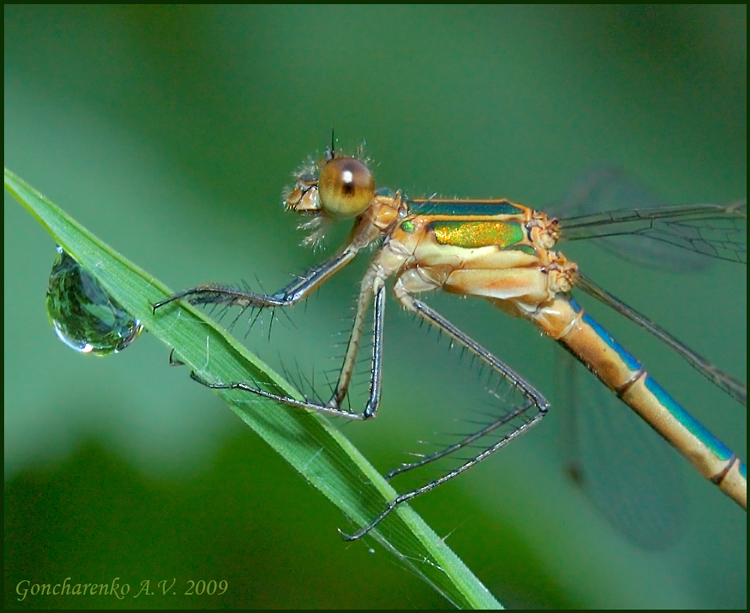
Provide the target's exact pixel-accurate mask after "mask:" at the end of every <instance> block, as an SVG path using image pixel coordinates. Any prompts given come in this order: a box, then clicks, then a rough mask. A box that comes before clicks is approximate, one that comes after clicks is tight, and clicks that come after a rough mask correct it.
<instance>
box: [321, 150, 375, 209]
mask: <svg viewBox="0 0 750 613" xmlns="http://www.w3.org/2000/svg"><path fill="white" fill-rule="evenodd" d="M374 195H375V178H374V177H373V176H372V173H371V172H370V169H369V168H367V166H365V165H364V164H363V163H362V162H360V161H359V160H355V159H354V158H333V159H332V160H331V161H330V162H328V163H327V164H326V165H325V166H324V167H323V170H322V171H321V172H320V178H319V179H318V197H319V198H320V204H321V206H322V208H323V210H324V211H325V212H326V213H328V214H329V215H332V216H334V217H356V216H357V215H359V214H360V213H362V212H364V211H365V209H367V207H368V206H369V205H370V201H371V200H372V198H373V196H374Z"/></svg>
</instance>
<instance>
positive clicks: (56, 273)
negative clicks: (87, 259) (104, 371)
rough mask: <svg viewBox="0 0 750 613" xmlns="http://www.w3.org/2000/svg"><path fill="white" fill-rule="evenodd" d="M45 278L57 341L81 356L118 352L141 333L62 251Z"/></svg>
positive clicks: (48, 310)
mask: <svg viewBox="0 0 750 613" xmlns="http://www.w3.org/2000/svg"><path fill="white" fill-rule="evenodd" d="M57 252H58V254H59V255H58V256H57V259H56V260H55V265H54V266H53V267H52V273H51V274H50V277H49V287H48V289H47V314H48V315H49V318H50V322H51V323H52V326H53V327H54V329H55V332H56V333H57V336H58V337H59V338H60V340H61V341H62V342H63V343H65V344H66V345H68V347H70V348H72V349H75V350H76V351H80V352H81V353H91V354H94V355H108V354H110V353H116V352H118V351H122V350H123V349H125V347H127V346H128V345H130V343H132V342H133V341H134V340H135V339H136V338H137V337H138V335H139V334H140V333H141V331H142V330H143V326H142V325H141V323H140V322H139V321H138V320H137V319H134V318H133V317H132V316H131V315H129V314H128V313H127V312H126V311H125V310H124V309H123V308H122V307H121V306H120V305H119V304H118V303H117V302H116V301H115V300H114V299H113V298H112V297H111V296H110V295H109V294H108V293H107V292H106V291H104V289H103V288H102V286H101V285H99V283H98V282H97V281H96V279H94V277H92V276H91V275H90V274H89V273H87V272H86V271H85V270H84V269H83V268H81V266H80V265H79V264H78V262H76V261H75V260H74V259H73V258H72V257H70V255H68V254H67V253H66V252H65V251H64V250H63V249H62V247H58V248H57Z"/></svg>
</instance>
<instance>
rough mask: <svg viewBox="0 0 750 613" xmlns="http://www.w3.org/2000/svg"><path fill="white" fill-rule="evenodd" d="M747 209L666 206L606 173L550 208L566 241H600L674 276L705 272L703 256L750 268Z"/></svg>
mask: <svg viewBox="0 0 750 613" xmlns="http://www.w3.org/2000/svg"><path fill="white" fill-rule="evenodd" d="M746 209H747V206H746V201H744V200H743V201H738V202H735V203H732V204H728V205H721V204H688V205H678V206H665V205H664V202H663V201H661V200H659V199H658V198H657V197H655V196H654V195H653V194H652V193H651V192H650V191H648V190H647V189H645V188H643V187H641V186H639V185H638V184H636V183H634V182H632V181H630V180H629V179H627V178H626V177H625V176H624V175H622V173H620V172H618V171H616V170H612V169H607V168H604V169H599V170H596V171H594V172H592V173H590V174H589V175H587V176H586V177H585V178H584V179H582V180H581V181H579V182H578V183H576V184H575V185H574V186H573V188H572V189H571V190H570V191H569V192H568V194H567V195H566V197H565V198H563V199H562V200H561V201H560V202H557V203H553V204H552V205H551V210H552V211H555V212H556V214H558V215H559V217H560V229H561V232H562V236H561V241H574V240H583V239H595V240H596V242H597V244H599V245H600V246H601V247H603V248H605V249H608V250H610V251H614V252H616V253H617V254H618V255H619V256H622V257H625V258H626V259H628V260H630V261H632V262H634V263H637V264H641V265H648V266H650V267H654V266H656V267H658V268H664V269H668V270H675V271H695V270H699V269H702V268H706V267H707V266H708V265H709V263H710V260H707V259H706V258H704V257H701V256H709V257H712V258H718V259H723V260H728V261H732V262H742V263H746V262H747V211H746ZM591 211H597V212H596V213H591ZM673 246H676V247H680V248H681V249H673Z"/></svg>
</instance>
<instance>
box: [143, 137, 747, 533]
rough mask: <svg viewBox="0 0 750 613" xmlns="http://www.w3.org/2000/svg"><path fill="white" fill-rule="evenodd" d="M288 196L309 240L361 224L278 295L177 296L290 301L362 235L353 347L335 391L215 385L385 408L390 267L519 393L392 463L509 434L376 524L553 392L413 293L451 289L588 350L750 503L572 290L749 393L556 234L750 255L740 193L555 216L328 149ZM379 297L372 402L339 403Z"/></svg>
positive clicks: (726, 487) (614, 381)
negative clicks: (415, 186)
mask: <svg viewBox="0 0 750 613" xmlns="http://www.w3.org/2000/svg"><path fill="white" fill-rule="evenodd" d="M283 199H284V205H285V207H286V208H287V209H290V210H292V211H294V212H296V213H299V214H301V215H303V216H307V217H309V218H310V219H309V220H308V221H307V222H306V223H304V224H303V225H302V226H301V227H303V228H306V229H309V230H312V233H311V234H310V235H309V236H308V237H307V238H306V239H305V241H304V242H305V243H306V244H315V243H316V242H317V241H318V240H319V239H320V238H321V237H322V235H323V232H324V231H325V228H326V226H327V224H328V223H330V222H334V221H339V220H345V219H350V220H354V223H353V228H352V230H351V233H350V235H349V237H348V240H347V242H346V245H345V246H344V247H343V249H341V250H340V251H339V252H338V253H337V254H336V255H334V256H333V257H331V258H329V259H328V260H326V261H324V262H323V263H321V264H319V265H317V266H314V267H313V268H311V269H310V270H308V271H307V272H306V273H304V274H303V275H301V276H299V277H298V278H297V279H296V280H295V281H294V282H292V283H291V284H289V285H287V286H286V287H284V288H282V289H281V290H279V291H278V292H276V293H273V294H261V293H253V292H250V291H243V290H239V289H236V288H230V287H226V286H220V285H202V286H198V287H194V288H191V289H188V290H185V291H182V292H179V293H177V294H175V295H174V296H172V297H170V298H169V299H167V300H165V301H163V302H160V303H158V304H157V305H155V308H159V307H162V306H164V305H165V304H167V303H169V302H172V301H174V300H179V299H186V300H188V301H189V302H190V303H193V304H222V305H228V306H239V307H242V308H260V309H262V308H266V307H287V306H291V305H293V304H295V303H297V302H299V301H301V300H303V299H304V298H306V297H307V296H309V295H310V293H311V292H312V291H313V290H314V289H316V288H317V287H319V286H320V285H321V284H322V283H324V282H325V281H326V280H328V279H329V278H330V277H331V276H332V275H334V274H335V273H337V272H338V271H340V270H341V269H342V268H344V267H345V266H346V265H347V264H349V263H350V262H351V261H352V260H353V259H354V258H355V256H356V255H357V254H358V253H359V252H360V251H362V250H363V249H365V248H366V247H368V246H371V245H375V246H376V247H375V251H374V254H373V256H372V259H371V262H370V264H369V266H368V268H367V271H366V273H365V275H364V277H363V279H362V282H361V286H360V291H359V297H358V300H357V305H356V311H355V315H354V320H353V325H352V328H351V333H350V336H349V339H348V345H347V349H346V352H345V355H344V358H343V363H342V365H341V368H340V372H339V375H338V380H337V382H336V384H335V386H334V389H333V394H332V396H331V397H330V400H328V402H320V401H318V400H315V399H307V400H297V399H295V398H291V397H288V396H284V395H279V394H276V393H272V392H269V391H266V390H263V389H260V388H259V387H257V386H255V385H252V384H250V383H246V382H229V383H228V382H214V381H205V380H203V379H202V378H201V377H199V376H198V375H197V374H195V373H192V376H193V378H195V379H196V380H198V381H199V382H201V383H203V384H204V385H206V386H208V387H210V388H213V389H225V390H226V389H237V390H243V391H246V392H249V393H252V394H256V395H258V396H262V397H265V398H269V399H272V400H274V401H277V402H279V403H282V404H284V405H286V406H288V407H293V408H297V409H303V410H313V411H318V412H321V413H324V414H328V415H333V416H336V417H344V418H347V419H351V420H367V419H370V418H373V417H375V416H376V415H377V412H378V409H379V407H380V397H381V379H382V377H381V373H382V354H383V327H384V325H383V324H384V309H385V295H386V291H385V289H386V281H387V280H388V279H389V278H391V277H393V278H394V279H395V281H394V283H393V293H394V294H395V297H396V299H397V300H398V301H399V303H400V304H401V305H402V306H403V307H404V308H406V309H407V310H408V311H411V312H413V313H415V314H416V315H418V316H419V317H420V318H422V319H423V320H424V321H425V322H427V323H428V324H430V325H431V326H434V327H435V328H437V329H438V330H440V331H441V332H443V333H444V334H446V335H447V336H448V337H449V338H450V339H451V340H452V342H455V343H457V344H459V345H461V346H463V347H464V348H465V349H466V350H468V351H469V352H471V353H472V354H473V355H474V356H476V358H478V359H479V360H480V361H481V362H482V363H483V364H485V365H486V366H487V367H489V368H490V369H491V370H492V371H494V372H495V373H496V374H497V375H498V376H500V377H501V378H502V379H503V380H504V381H505V382H506V383H507V385H508V386H510V388H512V389H513V390H514V391H515V392H516V393H517V397H518V398H519V399H520V400H519V401H518V402H516V403H515V405H514V406H511V407H510V408H509V409H507V410H505V411H504V412H503V414H502V415H501V416H499V417H497V418H496V419H494V420H493V421H492V422H491V423H489V424H486V425H484V426H483V427H482V428H481V429H479V430H478V431H477V432H475V433H473V434H471V435H469V436H466V437H465V438H463V439H462V440H460V441H459V442H457V443H455V444H453V445H450V446H448V447H446V448H443V449H441V450H440V451H438V452H436V453H432V454H429V455H426V456H424V457H421V458H420V459H419V460H417V461H414V462H411V463H408V464H405V465H403V466H401V467H400V468H398V469H395V470H392V471H391V472H390V473H388V475H387V478H391V477H394V476H395V475H397V474H400V473H403V472H405V471H409V470H412V469H415V468H419V467H423V466H425V465H427V464H430V463H432V462H435V461H436V460H440V459H442V458H445V457H447V456H450V455H451V454H455V453H456V452H458V451H459V450H463V452H466V451H467V450H469V449H472V448H473V446H474V445H475V444H476V443H477V442H478V441H480V440H484V439H485V437H487V435H488V434H490V433H493V432H496V431H497V432H498V433H501V434H500V435H498V438H497V439H494V440H493V442H492V443H491V444H489V445H487V446H485V447H484V448H481V450H480V452H479V453H473V454H472V455H471V457H469V458H468V459H463V460H461V461H460V462H459V463H458V464H457V466H456V467H455V468H452V469H451V470H449V471H448V472H446V473H445V474H443V475H442V476H440V477H439V478H436V479H434V480H432V481H430V482H429V483H427V484H426V485H423V486H421V487H417V488H415V489H413V490H411V491H408V492H406V493H404V494H401V495H399V496H397V497H396V498H395V499H394V500H392V501H391V502H390V503H389V504H388V505H387V507H386V508H385V509H384V510H383V512H382V513H381V514H380V515H378V516H377V517H375V518H374V519H373V520H372V521H371V522H370V523H369V524H368V525H366V526H364V527H363V528H361V529H360V530H359V531H357V532H356V533H354V534H352V535H349V536H348V537H347V538H350V539H356V538H359V537H361V536H363V535H364V534H366V533H367V532H369V531H370V530H371V529H372V528H374V527H375V526H376V525H377V524H378V523H379V522H380V521H381V520H383V519H384V518H385V517H386V516H387V515H388V514H389V513H390V512H391V511H393V509H395V508H396V507H397V506H398V505H400V504H403V503H404V502H407V501H409V500H411V499H413V498H415V497H416V496H418V495H420V494H423V493H425V492H428V491H430V490H432V489H434V488H435V487H437V486H439V485H440V484H442V483H445V482H446V481H448V480H450V479H453V478H454V477H456V476H458V475H460V474H461V473H463V472H465V471H466V470H468V469H469V468H471V467H472V466H475V465H476V464H477V463H479V462H481V461H482V460H484V459H486V458H487V457H489V456H490V455H492V454H493V453H494V452H495V451H497V450H498V449H500V448H501V447H504V446H505V445H507V444H508V443H509V442H511V441H512V440H515V439H516V438H518V437H519V436H520V435H521V434H523V433H524V432H526V431H527V430H529V429H530V428H531V427H532V426H534V425H536V424H538V423H539V422H540V421H541V420H542V418H543V417H544V416H545V415H546V414H547V412H548V410H549V407H550V404H549V402H548V401H547V399H546V398H545V397H544V396H543V395H542V394H541V393H540V392H539V391H538V390H537V389H536V388H535V387H534V386H533V385H532V384H531V383H529V382H528V381H526V380H525V379H524V378H523V377H521V376H520V375H518V374H517V373H516V372H514V371H513V370H512V369H511V368H510V367H509V366H507V365H506V364H505V363H504V362H503V361H501V360H500V359H499V358H498V357H496V356H495V355H493V354H492V353H491V352H490V351H488V350H487V349H485V348H484V347H483V346H482V345H480V344H479V343H478V342H477V341H475V340H474V339H473V338H471V337H470V336H468V335H467V334H466V333H464V332H462V331H461V330H460V329H459V328H458V327H456V326H455V325H454V324H452V323H451V322H450V321H449V320H448V319H446V318H445V317H443V316H442V315H441V314H440V313H438V312H437V311H436V310H434V309H433V308H432V307H430V306H428V305H427V304H426V303H425V302H423V301H422V300H421V299H420V298H418V297H417V295H420V294H422V293H424V292H429V291H433V290H444V291H446V292H449V293H453V294H460V295H464V296H480V297H483V298H486V299H487V300H489V301H490V302H491V303H492V304H494V305H496V306H498V307H499V308H500V309H502V310H503V311H505V312H506V313H508V314H510V315H513V316H516V317H521V318H524V319H527V320H529V321H531V322H533V323H535V324H536V325H537V326H538V327H539V328H540V329H541V330H542V331H543V332H544V333H545V334H546V335H547V336H549V337H551V338H552V339H554V340H556V341H557V342H558V343H560V344H561V345H562V346H563V347H564V348H565V349H567V350H568V352H570V353H571V354H572V355H573V356H574V357H575V358H577V359H578V360H579V361H580V362H582V363H583V364H584V365H585V366H586V367H587V368H588V369H589V370H590V371H591V372H592V373H593V374H594V375H595V376H596V377H598V378H599V379H600V380H601V381H602V382H603V383H604V384H605V385H606V386H607V387H608V388H609V389H610V390H611V391H612V392H613V393H614V394H615V395H616V396H617V397H618V398H620V399H621V400H622V402H624V403H625V404H626V405H628V406H629V407H630V408H631V409H633V410H634V411H635V412H636V413H637V414H638V415H640V416H641V417H642V418H643V419H644V420H645V421H646V422H647V423H648V424H650V425H651V427H652V428H654V429H655V430H656V431H657V432H658V433H659V434H660V435H661V436H662V437H663V438H664V439H666V440H667V441H668V442H669V443H670V444H672V445H673V446H674V447H675V448H676V449H677V450H678V451H679V452H680V453H682V454H683V455H684V456H685V457H686V458H687V459H688V460H689V461H690V462H691V463H692V464H693V465H694V466H695V468H696V469H697V470H698V472H700V473H701V474H702V475H703V476H704V477H706V478H707V479H710V480H711V481H713V482H714V483H715V484H716V485H718V486H719V488H720V489H721V490H722V491H723V492H724V493H725V494H727V495H728V496H730V497H731V498H732V499H733V500H735V501H736V502H737V503H738V504H739V505H741V506H742V507H743V508H746V506H747V502H746V500H747V476H746V471H747V469H746V466H745V464H744V462H742V461H741V460H740V459H739V458H738V457H737V456H736V455H735V454H734V453H733V452H732V451H730V450H729V449H728V448H727V447H726V446H725V445H723V444H722V443H721V442H720V441H718V440H717V439H716V438H715V437H714V436H713V435H711V434H710V433H709V432H708V430H706V429H705V428H704V427H703V426H702V425H701V424H700V423H699V422H698V421H696V420H695V419H694V418H693V417H692V416H691V415H689V414H688V413H687V411H685V409H683V408H682V407H681V406H680V405H679V404H678V403H677V402H676V401H675V400H674V399H673V398H672V397H671V396H670V395H669V394H668V393H667V392H666V391H665V390H664V389H663V388H662V387H660V386H659V384H657V383H656V381H654V379H653V378H652V377H651V376H649V374H648V373H647V371H646V369H645V368H644V367H643V366H642V365H641V363H640V362H639V361H637V360H636V359H635V358H634V357H633V356H632V355H630V354H629V353H628V352H627V351H626V350H625V349H624V348H623V347H622V346H621V345H620V344H619V343H618V342H617V341H615V340H614V339H613V338H612V336H610V334H609V333H608V332H607V331H606V330H604V328H602V327H601V326H600V325H599V324H598V323H597V322H596V321H594V320H593V319H592V318H591V317H590V316H588V315H587V314H586V313H585V312H584V310H583V309H582V308H581V306H580V305H579V304H578V303H577V302H576V301H575V300H574V299H573V298H572V296H571V292H572V290H573V288H576V287H577V288H579V289H580V290H582V291H583V292H585V293H586V294H589V295H590V296H593V297H595V298H597V299H598V300H600V301H602V302H604V303H605V304H607V305H608V306H609V307H611V308H613V309H614V310H615V311H617V312H619V313H620V314H622V315H624V316H625V317H626V318H629V319H630V320H632V321H634V322H635V323H637V324H638V325H639V326H641V327H642V328H644V329H645V330H647V331H648V332H650V333H651V334H653V335H654V336H655V337H657V338H658V339H659V340H661V341H662V342H664V343H666V344H667V345H668V346H669V347H670V348H672V349H673V350H674V351H676V352H677V353H678V354H679V355H680V356H681V357H682V358H684V359H685V360H686V361H687V362H688V363H689V364H690V365H691V366H693V367H694V368H695V369H697V370H698V372H700V373H701V374H702V375H704V376H705V377H706V378H708V379H709V380H710V381H712V382H713V383H714V384H716V385H717V386H718V387H719V388H721V389H722V390H723V391H724V392H726V393H727V394H729V395H730V396H732V397H733V398H735V399H736V400H738V401H739V402H741V403H743V404H746V387H745V385H744V384H742V383H741V382H739V381H736V380H735V379H733V378H732V377H731V376H729V375H728V374H726V373H724V372H722V371H721V370H719V369H718V368H716V367H715V366H713V365H712V364H710V363H709V362H708V361H707V360H705V359H704V358H702V357H701V356H699V355H698V354H697V353H695V352H694V351H692V350H691V349H689V348H688V347H687V346H685V345H684V344H683V343H681V342H680V341H678V340H677V339H676V338H674V337H673V336H672V335H671V334H669V333H668V332H667V331H666V330H664V329H662V328H661V327H660V326H658V325H657V324H656V323H654V322H653V321H651V320H649V319H648V318H646V317H645V316H644V315H642V314H640V313H638V312H637V311H635V310H634V309H632V308H630V307H629V306H627V305H626V304H624V303H623V302H621V301H620V300H618V299H617V298H615V297H614V296H613V295H612V294H610V293H608V292H607V291H605V290H604V289H602V288H600V287H598V286H597V285H596V284H595V283H594V282H593V281H591V280H590V279H589V278H587V277H585V276H584V275H583V274H582V273H581V272H580V271H579V269H578V266H577V265H576V264H574V263H573V262H570V261H569V260H567V259H566V257H565V256H564V255H563V254H562V253H560V252H559V251H555V250H554V248H555V245H556V244H557V243H558V242H560V241H562V240H578V239H583V238H595V237H608V236H617V235H626V234H637V235H641V236H644V237H647V238H649V239H653V240H656V241H662V242H665V243H670V244H672V245H675V246H677V247H681V248H683V249H686V250H689V251H692V252H695V253H699V254H703V255H706V256H709V257H714V258H719V259H724V260H729V261H733V262H740V263H746V251H745V250H746V204H745V202H744V201H742V202H738V203H735V204H730V205H717V204H705V205H702V204H696V205H684V206H671V207H651V208H640V209H620V210H613V211H607V212H601V213H596V214H587V215H579V216H575V217H568V218H562V219H556V218H551V217H548V216H547V215H546V214H544V213H542V212H539V211H535V210H532V209H530V208H528V207H525V206H522V205H519V204H515V203H513V202H511V201H509V200H505V199H499V200H458V199H443V198H435V197H432V198H426V199H409V198H407V197H406V196H405V195H404V194H403V193H402V192H401V191H395V192H394V191H391V190H389V189H385V188H381V189H376V186H375V180H374V177H373V174H372V172H371V171H370V169H369V168H368V166H367V164H366V161H363V160H360V159H358V158H355V157H345V156H341V155H339V154H337V153H336V152H335V151H334V150H333V147H331V149H329V150H328V151H327V152H326V155H325V158H324V159H323V160H322V161H320V162H317V163H315V162H312V161H311V162H310V163H309V164H307V165H306V166H304V167H303V168H302V169H301V170H300V171H299V172H298V173H297V175H296V182H295V184H294V186H293V187H291V188H290V189H288V190H287V191H286V192H285V193H284V198H283ZM371 304H372V305H373V315H372V331H371V333H372V341H373V342H372V354H371V356H370V377H369V393H368V396H367V400H366V402H365V405H364V408H363V409H362V410H361V411H360V412H356V411H352V410H351V409H350V408H348V407H347V406H346V404H345V403H344V400H345V398H346V397H347V394H348V390H349V387H350V383H351V380H352V373H353V371H354V366H355V361H356V357H357V354H358V351H359V349H360V344H361V341H362V337H363V333H364V330H365V327H366V322H367V318H368V314H369V309H370V305H371Z"/></svg>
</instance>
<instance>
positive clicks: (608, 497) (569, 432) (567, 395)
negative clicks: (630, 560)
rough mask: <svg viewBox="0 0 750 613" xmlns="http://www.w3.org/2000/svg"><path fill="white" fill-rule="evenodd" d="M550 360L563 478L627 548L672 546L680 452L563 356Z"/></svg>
mask: <svg viewBox="0 0 750 613" xmlns="http://www.w3.org/2000/svg"><path fill="white" fill-rule="evenodd" d="M556 354H557V356H558V368H557V369H556V375H557V390H558V399H559V402H558V405H557V406H556V407H555V410H557V411H558V412H559V413H561V414H562V415H561V417H562V418H561V420H560V421H561V426H560V429H561V436H560V438H561V450H562V455H563V469H564V471H565V473H566V475H567V476H568V478H570V479H571V480H572V481H573V482H574V483H575V484H576V485H578V486H579V487H580V488H581V491H582V492H583V493H584V495H585V496H586V498H587V499H588V500H589V501H590V502H591V503H592V504H593V505H594V506H595V507H596V508H597V510H599V512H600V513H601V514H602V515H603V516H604V517H605V518H606V519H607V520H608V521H609V523H610V524H611V525H612V526H613V527H614V528H615V529H617V530H618V531H619V532H620V533H621V534H623V535H624V536H625V537H626V538H627V539H628V540H630V541H631V542H633V543H635V544H636V545H638V546H640V547H642V548H643V549H646V550H659V549H663V548H666V547H668V546H670V545H672V544H673V543H674V542H675V541H677V540H678V539H679V537H680V535H681V534H682V532H683V527H684V521H685V508H686V507H685V504H686V496H685V488H684V483H683V474H682V465H681V458H680V457H679V455H678V453H677V452H676V451H675V450H674V449H672V448H671V447H670V446H669V445H668V444H667V443H666V442H665V441H664V439H662V438H661V437H660V436H659V435H658V434H657V433H656V432H655V431H654V430H652V429H651V428H650V427H649V426H648V425H647V424H646V423H645V422H644V421H643V420H642V419H640V418H639V417H638V415H636V414H635V413H634V412H633V411H632V410H631V409H630V408H629V407H627V406H625V405H624V404H623V403H622V402H621V401H620V400H619V399H618V398H617V397H616V396H615V395H614V394H612V393H611V392H610V391H609V390H608V389H606V388H605V387H604V386H603V385H602V384H601V383H599V381H597V380H596V379H594V377H593V376H592V375H591V374H590V373H588V372H586V369H585V368H584V367H583V366H582V365H581V364H580V363H579V362H578V361H577V360H575V359H574V358H573V357H572V356H570V355H569V354H568V353H567V352H566V351H564V350H562V349H561V348H556Z"/></svg>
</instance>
